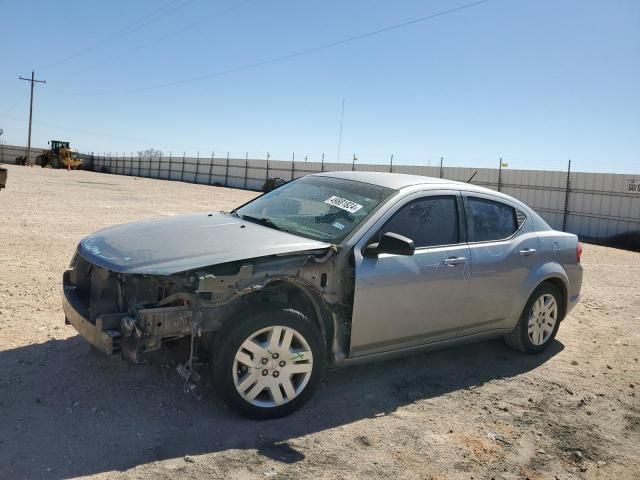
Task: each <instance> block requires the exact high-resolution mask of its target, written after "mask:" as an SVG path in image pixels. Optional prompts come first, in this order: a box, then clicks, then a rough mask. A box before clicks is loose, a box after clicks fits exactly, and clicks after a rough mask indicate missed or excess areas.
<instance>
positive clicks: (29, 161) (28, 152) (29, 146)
mask: <svg viewBox="0 0 640 480" xmlns="http://www.w3.org/2000/svg"><path fill="white" fill-rule="evenodd" d="M18 78H19V79H20V80H26V81H28V82H31V101H30V102H29V137H28V138H27V163H28V164H29V165H31V117H32V116H33V84H34V83H47V81H46V80H36V79H35V73H34V71H33V70H31V78H24V77H18Z"/></svg>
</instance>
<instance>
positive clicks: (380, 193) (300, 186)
mask: <svg viewBox="0 0 640 480" xmlns="http://www.w3.org/2000/svg"><path fill="white" fill-rule="evenodd" d="M395 192H396V190H393V189H390V188H385V187H381V186H379V185H372V184H369V183H363V182H356V181H353V180H345V179H341V178H333V177H324V176H315V175H310V176H307V177H302V178H299V179H298V180H295V181H293V182H289V183H286V184H284V185H283V186H281V187H279V188H277V189H275V190H272V191H271V192H269V193H266V194H264V195H262V196H261V197H258V198H256V199H255V200H253V201H252V202H250V203H248V204H246V205H244V206H243V207H240V208H238V209H237V210H235V211H234V212H233V214H234V215H237V216H239V217H241V218H244V219H245V220H249V221H253V222H256V223H261V224H262V225H265V226H268V227H272V228H275V229H278V230H285V231H287V232H290V233H293V234H295V235H300V236H302V237H307V238H312V239H314V240H320V241H323V242H329V243H340V242H341V241H342V240H343V239H344V238H346V237H347V235H349V233H351V232H352V231H353V229H354V228H355V227H356V226H357V225H359V224H360V223H361V222H362V221H363V220H364V219H365V218H366V217H368V216H369V214H371V212H373V210H374V209H375V208H377V207H378V206H379V205H380V204H381V203H382V202H384V201H385V200H386V199H387V198H389V197H390V196H391V195H392V194H394V193H395Z"/></svg>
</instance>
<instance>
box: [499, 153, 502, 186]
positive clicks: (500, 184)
mask: <svg viewBox="0 0 640 480" xmlns="http://www.w3.org/2000/svg"><path fill="white" fill-rule="evenodd" d="M501 188H502V157H500V165H498V191H500V189H501Z"/></svg>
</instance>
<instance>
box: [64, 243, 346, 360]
mask: <svg viewBox="0 0 640 480" xmlns="http://www.w3.org/2000/svg"><path fill="white" fill-rule="evenodd" d="M334 254H335V249H333V248H331V249H325V250H322V251H315V252H304V253H298V254H295V255H288V256H272V257H269V258H260V259H253V260H248V261H238V262H231V263H227V264H222V265H216V266H212V267H207V268H202V269H198V270H193V271H188V272H184V273H178V274H173V275H151V274H136V273H118V272H114V271H110V270H108V269H105V268H103V267H100V266H97V265H95V264H93V263H91V262H89V261H88V260H86V259H85V258H84V257H83V256H81V255H80V254H76V255H75V256H74V259H73V261H72V263H71V265H70V269H69V270H67V271H66V272H65V273H64V277H63V289H64V296H63V310H64V313H65V321H66V323H67V324H70V325H72V326H73V327H74V328H75V329H76V330H77V331H78V333H79V334H80V335H81V336H83V337H84V338H85V339H86V340H88V341H89V342H90V343H91V344H92V345H93V346H94V347H95V348H97V349H98V350H100V351H102V352H104V353H106V354H108V355H118V354H119V355H121V356H122V357H123V358H124V359H126V360H128V361H131V362H134V363H135V362H138V361H139V360H140V357H141V354H143V353H144V352H149V351H152V350H156V349H158V348H160V347H161V346H162V344H163V343H164V342H167V341H171V340H176V339H179V338H182V337H185V336H189V335H192V338H194V337H201V336H204V337H207V335H209V334H210V333H212V332H216V331H218V330H220V328H221V327H222V325H223V323H224V322H225V321H226V320H227V319H231V318H232V317H233V313H234V312H235V311H237V310H238V309H239V308H241V307H242V306H243V305H246V303H247V302H248V301H253V302H255V301H259V302H261V301H279V302H282V303H285V304H292V303H293V304H295V302H300V303H302V300H301V299H300V298H298V297H296V296H288V295H290V294H288V293H284V294H283V291H284V292H286V290H283V289H282V288H277V289H276V288H271V287H272V286H273V285H274V283H278V282H280V283H286V284H288V285H294V284H295V285H297V286H299V287H300V289H301V290H305V291H308V292H310V295H312V296H315V297H317V299H318V303H319V304H323V305H331V304H338V303H340V302H341V300H343V299H342V295H341V294H339V295H338V294H337V292H342V291H343V290H342V289H341V288H337V287H338V285H336V284H335V282H336V278H339V277H340V275H337V274H336V271H335V263H334V262H333V261H329V260H330V259H331V260H333V259H334V257H335V256H334ZM294 290H295V289H294ZM282 295H284V298H280V297H281V296H282ZM294 297H295V298H294ZM300 308H303V307H302V306H301V307H300ZM329 310H333V308H332V307H330V306H329V308H328V310H327V311H329ZM328 316H329V317H332V316H333V315H332V314H331V313H329V315H328ZM331 321H333V320H331Z"/></svg>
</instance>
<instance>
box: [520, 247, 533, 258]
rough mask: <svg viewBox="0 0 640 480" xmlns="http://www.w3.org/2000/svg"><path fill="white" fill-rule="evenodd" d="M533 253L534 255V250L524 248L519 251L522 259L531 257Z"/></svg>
mask: <svg viewBox="0 0 640 480" xmlns="http://www.w3.org/2000/svg"><path fill="white" fill-rule="evenodd" d="M534 253H536V249H535V248H525V249H524V250H520V255H522V256H523V257H528V256H529V255H533V254H534Z"/></svg>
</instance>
